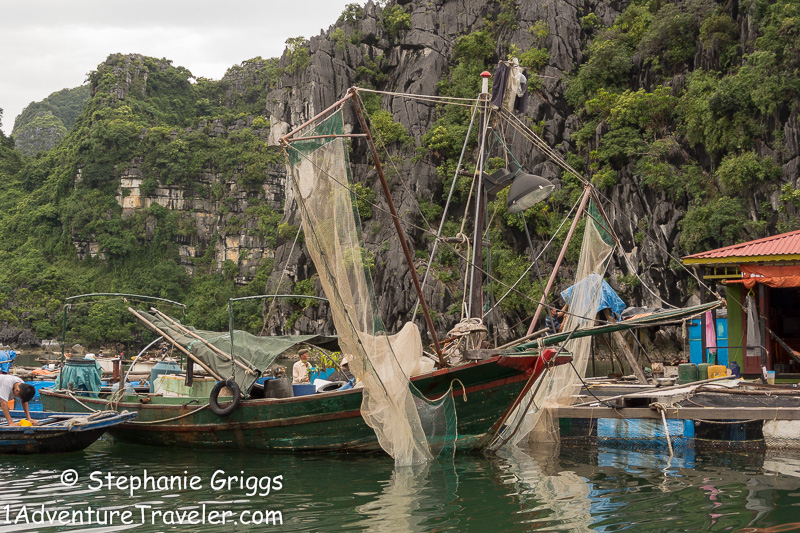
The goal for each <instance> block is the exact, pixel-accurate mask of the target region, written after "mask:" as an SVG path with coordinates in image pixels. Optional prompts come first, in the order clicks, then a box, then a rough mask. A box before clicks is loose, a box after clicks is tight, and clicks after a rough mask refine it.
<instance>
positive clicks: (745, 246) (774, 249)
mask: <svg viewBox="0 0 800 533" xmlns="http://www.w3.org/2000/svg"><path fill="white" fill-rule="evenodd" d="M766 255H800V230H797V231H790V232H789V233H781V234H780V235H773V236H772V237H765V238H763V239H757V240H755V241H750V242H743V243H741V244H734V245H733V246H726V247H725V248H717V249H716V250H709V251H707V252H701V253H699V254H694V255H687V256H686V257H684V258H683V259H684V260H686V259H722V258H725V257H757V256H766Z"/></svg>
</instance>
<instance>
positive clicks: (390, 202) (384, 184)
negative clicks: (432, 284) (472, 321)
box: [350, 87, 447, 368]
mask: <svg viewBox="0 0 800 533" xmlns="http://www.w3.org/2000/svg"><path fill="white" fill-rule="evenodd" d="M350 92H351V93H352V94H354V95H355V96H356V99H355V101H354V102H353V103H354V104H355V105H354V106H353V107H354V108H355V111H356V115H357V116H358V121H359V123H360V124H361V128H362V129H363V130H364V133H365V134H366V136H367V141H368V142H369V146H370V150H371V151H372V159H373V161H374V163H375V170H376V171H377V173H378V178H380V181H381V187H382V188H383V194H384V196H385V197H386V203H387V205H388V207H389V212H390V213H391V214H392V222H394V229H395V231H397V236H398V238H399V239H400V246H401V247H402V248H403V255H405V257H406V263H407V264H408V270H409V272H410V273H411V279H412V280H413V282H414V288H415V289H416V290H417V296H418V297H419V303H420V306H421V307H422V313H423V314H424V315H425V322H426V323H427V324H428V333H429V334H430V336H431V340H432V341H433V349H434V351H435V352H436V355H437V356H438V357H439V366H440V367H441V368H447V361H445V359H444V356H443V355H442V347H441V346H440V345H439V338H438V337H437V336H436V329H435V328H434V326H433V319H432V318H431V314H430V311H429V310H428V303H427V302H426V301H425V296H423V294H422V285H420V283H419V277H418V276H417V271H416V269H415V268H414V259H413V257H411V250H409V248H408V243H407V242H406V236H405V233H404V232H403V227H402V226H401V225H400V217H399V216H397V209H395V207H394V201H393V200H392V193H391V191H390V190H389V183H388V182H387V181H386V176H385V175H384V173H383V167H382V166H381V161H380V159H379V158H378V149H377V148H375V142H374V141H373V139H372V133H371V132H370V130H369V128H368V127H367V120H366V119H365V118H364V113H363V112H362V111H361V98H359V97H358V92H357V91H356V88H355V87H353V88H351V89H350Z"/></svg>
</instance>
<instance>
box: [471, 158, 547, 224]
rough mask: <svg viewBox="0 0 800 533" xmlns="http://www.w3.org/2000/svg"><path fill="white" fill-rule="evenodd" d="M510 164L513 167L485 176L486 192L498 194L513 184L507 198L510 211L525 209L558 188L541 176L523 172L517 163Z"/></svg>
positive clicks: (519, 211) (515, 211)
mask: <svg viewBox="0 0 800 533" xmlns="http://www.w3.org/2000/svg"><path fill="white" fill-rule="evenodd" d="M509 166H510V167H511V168H501V169H500V170H496V171H495V172H494V173H492V174H491V175H488V174H484V176H483V179H484V180H485V182H486V193H487V194H490V195H493V194H497V193H498V192H500V191H502V190H503V189H505V188H506V187H508V185H509V184H511V188H510V189H509V190H508V200H506V208H507V209H508V212H509V213H521V212H522V211H525V210H526V209H528V208H529V207H532V206H534V205H536V204H538V203H539V202H541V201H542V200H544V199H545V198H547V197H548V196H550V194H551V193H552V192H553V190H554V189H555V188H556V187H555V185H553V184H552V183H550V182H549V181H548V180H546V179H544V178H543V177H541V176H537V175H535V174H528V173H526V172H522V168H521V167H520V166H519V165H517V164H516V163H511V165H509Z"/></svg>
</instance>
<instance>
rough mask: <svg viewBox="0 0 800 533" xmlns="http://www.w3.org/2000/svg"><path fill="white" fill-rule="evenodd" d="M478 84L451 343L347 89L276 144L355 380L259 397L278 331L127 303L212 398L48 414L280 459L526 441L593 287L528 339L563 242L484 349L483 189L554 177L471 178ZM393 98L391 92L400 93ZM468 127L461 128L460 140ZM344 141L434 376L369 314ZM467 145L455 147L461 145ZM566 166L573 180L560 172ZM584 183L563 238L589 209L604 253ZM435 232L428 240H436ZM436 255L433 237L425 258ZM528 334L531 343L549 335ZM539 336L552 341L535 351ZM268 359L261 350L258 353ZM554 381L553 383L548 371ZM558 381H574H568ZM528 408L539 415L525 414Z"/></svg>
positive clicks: (528, 197)
mask: <svg viewBox="0 0 800 533" xmlns="http://www.w3.org/2000/svg"><path fill="white" fill-rule="evenodd" d="M482 77H483V84H482V85H483V87H482V91H481V94H480V95H479V97H478V99H477V100H475V101H474V102H473V105H472V120H473V121H474V119H475V116H476V115H477V114H478V113H480V116H481V120H480V122H481V126H480V127H481V133H480V135H479V138H480V139H482V141H481V142H480V145H481V148H480V150H479V155H478V161H477V164H476V165H475V168H476V169H480V170H476V172H475V176H476V178H477V183H478V185H477V194H476V200H475V205H476V216H475V231H474V235H473V238H472V245H471V254H472V255H471V258H470V257H467V258H466V263H467V265H468V272H467V273H466V274H465V276H464V279H466V280H467V281H468V285H469V291H465V292H467V293H468V297H467V298H466V300H467V301H466V302H465V305H464V306H463V307H464V309H465V313H464V315H463V319H462V323H461V324H460V326H462V327H461V328H459V327H456V328H454V329H453V330H452V331H451V336H450V338H448V339H445V340H444V342H440V341H439V338H438V335H437V332H436V328H435V326H434V322H433V319H432V317H431V313H430V311H429V309H428V306H427V303H426V301H425V297H424V291H423V288H422V286H423V285H424V283H425V278H427V272H426V276H425V278H424V279H423V280H422V281H420V279H419V277H418V275H417V267H416V265H415V262H414V258H413V257H412V254H411V251H410V249H409V247H408V243H407V239H406V237H405V235H404V232H403V228H402V224H401V221H400V217H399V216H398V214H397V210H396V209H395V206H394V203H393V200H392V196H391V193H390V187H389V184H388V182H387V180H386V177H385V175H384V173H383V169H382V165H381V162H380V158H379V156H378V151H377V148H376V144H375V142H374V140H373V137H372V134H371V132H370V128H369V125H368V122H367V120H366V118H365V116H364V111H363V107H364V106H363V103H362V102H361V100H360V97H359V89H357V88H352V89H350V90H349V91H348V93H347V95H346V96H345V97H343V98H342V99H341V100H339V101H338V102H336V103H334V104H333V105H332V106H330V107H329V108H328V109H326V110H325V111H323V112H322V113H320V114H319V115H317V116H315V117H313V118H311V119H310V120H309V121H307V122H306V123H304V124H302V125H301V126H299V127H297V128H295V129H294V130H292V131H291V132H289V133H288V134H286V135H285V136H284V137H282V139H281V143H282V145H283V146H284V148H285V149H286V153H287V159H288V162H287V167H288V176H289V180H288V181H289V183H290V186H291V187H292V189H293V191H294V198H295V200H296V201H297V203H298V206H299V209H298V211H299V213H300V215H301V218H302V223H303V229H304V232H305V244H306V248H307V250H308V251H309V254H310V255H311V258H312V260H313V262H314V265H315V267H316V271H317V274H318V275H319V280H320V283H321V285H322V288H323V291H324V293H325V296H326V298H327V300H328V302H329V306H330V308H331V315H332V317H333V322H334V326H335V328H336V331H337V333H338V338H339V344H340V346H341V347H342V350H343V351H345V352H346V353H348V355H349V356H350V358H351V364H350V367H351V369H352V370H353V372H354V374H355V375H356V376H358V378H359V380H360V383H359V387H358V388H353V389H350V390H345V389H346V387H342V388H341V389H339V390H335V391H326V392H318V393H315V394H309V395H304V396H295V397H283V398H269V397H267V398H258V397H256V396H257V395H258V391H259V387H258V386H257V384H256V382H257V381H258V378H259V377H260V376H261V375H262V374H264V373H265V372H266V370H267V366H268V363H269V362H270V361H272V360H274V358H273V359H270V357H273V356H274V355H275V351H276V350H278V349H279V350H281V351H283V350H285V348H284V347H279V348H275V349H267V350H266V351H265V350H263V349H262V350H261V351H260V352H259V350H258V347H259V343H261V342H266V343H268V344H269V343H270V342H272V341H275V342H278V340H277V339H272V340H252V339H251V340H247V337H246V335H245V334H244V332H237V331H236V330H234V329H233V327H231V330H230V331H229V333H228V335H227V336H225V335H223V334H220V333H213V332H199V331H196V330H193V329H191V328H188V327H187V326H185V325H183V324H181V323H180V322H179V321H177V320H175V319H172V318H170V317H167V316H160V314H159V313H158V312H153V314H147V313H144V312H139V311H136V310H134V309H130V310H131V312H133V313H134V314H136V315H137V316H139V318H140V319H142V321H143V322H144V323H145V324H146V325H147V326H148V327H149V328H150V329H152V330H153V331H154V332H156V333H157V334H159V335H161V336H162V337H163V338H164V339H166V340H167V341H168V342H171V343H172V344H173V346H175V347H176V348H178V349H179V350H180V351H181V352H182V353H183V354H184V355H186V357H187V362H188V365H187V369H186V383H187V386H188V385H190V383H191V381H192V376H193V370H192V367H193V366H194V365H199V366H200V367H202V368H203V369H204V370H205V371H206V372H207V373H208V374H209V375H210V376H212V377H214V378H215V379H217V380H218V383H217V386H215V387H214V391H212V393H211V396H210V397H206V396H203V395H196V394H188V395H185V396H183V397H164V396H152V395H129V394H124V393H122V392H119V393H117V394H114V395H111V396H109V397H102V396H101V397H98V398H93V397H87V396H84V395H81V394H80V393H77V392H74V391H69V390H52V391H42V393H41V395H42V403H43V405H44V407H45V409H47V410H52V411H76V410H77V411H84V412H86V411H101V410H105V409H109V408H111V409H115V410H128V411H131V412H135V413H137V414H138V418H137V420H136V421H131V422H128V423H125V424H121V425H119V426H117V427H115V428H113V429H112V430H111V434H112V435H113V436H114V437H115V438H119V439H120V440H123V441H127V442H132V443H139V444H150V445H158V446H174V445H180V446H185V447H219V448H237V449H257V450H271V451H286V452H297V451H337V452H354V451H377V450H380V449H383V450H384V451H386V452H387V453H389V454H390V455H391V456H392V457H394V459H395V463H396V464H398V465H410V464H417V463H420V462H425V461H428V460H430V459H432V458H433V457H435V456H436V455H437V454H438V453H440V452H441V450H443V449H445V448H448V447H452V448H453V449H454V450H456V451H466V450H475V449H485V448H498V447H501V446H503V445H505V444H506V443H509V442H512V441H513V439H514V438H515V437H516V436H517V435H523V434H527V432H528V430H529V428H526V427H525V424H527V423H528V422H525V421H526V420H527V419H528V418H529V417H528V416H527V415H528V414H529V412H530V411H531V406H532V405H533V406H539V405H542V404H541V403H540V402H537V401H535V400H536V398H537V397H538V396H539V395H541V394H543V393H544V394H551V393H552V392H553V391H554V389H557V388H558V387H561V389H562V390H556V392H557V393H558V394H560V395H563V394H569V391H570V390H571V387H572V384H573V382H574V381H575V378H574V376H573V374H576V375H578V377H580V375H581V374H582V373H583V372H584V371H585V350H583V351H582V352H581V353H582V354H583V355H581V362H580V363H579V364H578V368H570V366H571V365H566V363H568V362H572V360H573V359H574V356H575V354H576V353H578V352H577V351H576V350H574V349H573V346H572V344H570V343H575V342H581V341H582V340H583V339H582V338H584V337H585V336H587V335H590V334H591V332H587V328H590V326H591V325H593V324H594V319H595V315H596V314H597V311H598V310H599V309H601V307H600V301H599V299H598V291H597V288H598V285H597V284H596V283H594V282H592V283H584V284H583V285H578V284H576V285H575V290H574V298H573V300H572V303H571V308H570V312H571V317H574V319H575V320H573V321H572V322H568V323H567V325H568V326H569V328H568V329H565V332H567V333H565V334H563V335H555V336H552V338H551V339H549V340H548V338H545V339H544V340H541V339H540V340H535V337H536V336H537V334H536V333H534V332H532V330H533V328H534V326H535V324H536V322H537V320H538V318H539V316H540V313H541V312H542V310H544V309H547V307H548V306H547V305H546V304H545V298H546V296H547V293H548V292H549V291H550V289H551V286H552V284H553V279H554V276H555V271H557V270H558V268H559V266H560V263H561V260H562V259H563V256H564V253H565V250H566V246H567V244H568V242H569V238H568V239H567V242H566V243H565V244H564V249H562V252H561V255H560V256H559V259H558V262H557V264H556V266H555V269H554V274H553V276H551V279H550V281H549V283H548V286H547V288H546V290H545V291H543V296H542V301H540V302H539V305H538V307H537V310H536V314H535V316H534V319H533V321H532V322H531V326H530V329H529V331H528V334H527V335H525V336H524V337H523V338H521V339H518V340H517V341H513V342H511V343H506V344H504V345H500V346H496V347H490V346H489V339H488V338H487V328H486V327H485V326H484V324H483V320H484V318H485V317H486V314H487V313H486V312H485V311H484V309H485V302H484V294H483V293H484V287H483V285H484V283H483V282H484V279H485V278H484V272H483V271H482V268H481V266H480V265H481V264H482V259H481V257H482V256H481V254H482V251H481V245H482V242H483V237H482V229H483V224H484V222H485V221H484V218H483V216H482V213H483V212H484V211H485V209H486V202H487V198H488V194H487V191H488V190H490V191H492V193H497V192H498V191H499V190H501V189H503V188H504V187H510V189H509V194H508V209H509V212H512V213H521V212H522V211H524V210H525V209H527V208H529V207H531V206H532V205H534V204H535V203H536V202H539V201H541V200H543V199H544V198H546V197H547V195H548V194H549V193H550V192H551V191H552V190H553V188H554V186H553V185H552V184H550V183H549V182H547V181H546V180H543V179H542V178H540V177H538V176H533V175H530V174H526V173H524V172H522V171H521V168H520V167H519V166H516V167H512V168H511V169H510V170H509V169H503V170H502V171H499V172H496V173H494V174H492V175H491V176H488V175H486V174H485V172H483V169H484V168H485V167H486V161H487V152H486V150H485V149H484V147H485V144H486V141H485V140H486V138H487V136H488V133H489V129H490V128H489V123H490V114H491V112H492V111H491V109H492V108H491V105H490V95H489V91H488V77H489V75H488V73H484V75H482ZM511 78H514V76H512V77H511ZM511 78H509V79H511ZM393 95H394V96H398V95H397V93H393ZM500 100H501V101H502V100H503V97H502V96H501V97H500ZM512 100H513V98H512ZM346 105H348V106H351V111H349V113H350V116H351V117H352V116H355V117H356V119H357V122H356V123H355V124H354V125H351V126H348V127H347V128H345V126H344V115H345V113H344V107H345V106H346ZM460 105H463V102H460ZM471 129H472V121H471V122H470V126H469V130H468V132H467V137H469V131H470V130H471ZM354 142H366V145H365V146H366V147H367V148H366V150H367V152H368V153H370V154H371V156H372V162H373V165H374V169H375V173H376V174H377V178H378V179H379V180H380V184H381V188H382V189H383V191H384V199H385V202H386V206H387V208H386V209H387V212H388V216H389V218H391V220H392V223H393V225H394V228H395V231H396V233H397V242H399V244H400V247H401V249H402V253H403V255H404V257H405V260H406V264H407V266H408V277H409V278H410V279H411V282H412V283H413V286H414V290H415V291H416V293H417V294H416V295H417V302H418V305H419V308H420V309H421V311H422V314H423V316H424V322H425V324H426V325H427V336H428V338H429V339H430V348H431V349H430V350H429V352H432V353H430V354H429V355H430V356H431V358H432V359H433V360H434V361H435V365H436V368H435V369H432V370H422V369H421V367H420V361H422V360H423V359H424V357H425V356H424V353H423V352H424V350H423V346H422V340H421V334H420V332H419V330H418V329H417V326H416V325H415V321H414V317H413V316H409V317H408V319H409V320H408V322H406V324H405V325H404V326H403V327H402V328H400V329H399V331H398V332H396V333H394V334H391V333H390V332H389V330H388V328H386V327H385V326H384V324H383V322H382V320H381V317H380V316H379V312H378V306H377V303H376V302H377V300H376V296H375V289H374V286H373V281H372V277H371V274H370V268H371V266H370V262H369V253H368V251H367V250H366V248H365V247H364V243H363V239H362V236H361V228H360V223H359V218H358V214H357V210H356V193H355V192H354V187H353V186H352V180H351V170H350V165H349V155H348V153H349V148H348V145H349V143H354ZM466 147H467V143H466V142H465V144H464V150H466ZM545 153H546V154H547V155H548V156H550V157H555V159H556V160H557V161H558V162H559V164H561V165H562V166H563V165H566V163H565V162H564V161H563V159H561V158H558V157H557V154H555V153H554V152H553V151H552V150H551V151H549V152H545ZM462 155H463V154H462ZM459 165H460V163H459ZM567 169H568V170H570V171H571V172H573V173H574V170H572V169H571V167H568V166H567ZM458 171H459V169H457V172H458ZM583 182H584V183H585V191H584V195H583V197H582V200H581V205H580V208H579V209H578V214H576V217H575V221H574V222H573V225H572V227H571V228H570V235H571V234H572V233H573V232H574V230H575V227H576V225H577V221H578V215H579V214H581V213H586V212H589V211H592V216H591V218H589V219H587V220H588V221H587V224H586V226H587V228H591V229H587V231H586V232H585V237H584V248H587V246H586V239H587V237H586V235H589V237H588V238H589V239H592V238H593V239H594V240H595V241H596V242H595V243H594V244H597V242H599V243H600V245H598V246H600V247H601V248H602V247H603V246H607V245H608V242H607V241H608V240H609V239H611V238H612V237H611V232H610V231H609V230H610V224H609V223H608V221H607V219H606V217H605V213H603V212H602V209H600V208H599V207H598V208H594V207H592V206H593V205H594V202H592V206H590V205H589V203H590V202H589V201H590V200H595V199H596V198H595V193H594V191H593V188H592V187H591V184H590V183H588V182H586V181H585V180H583ZM454 185H455V181H454ZM448 202H449V200H448ZM593 209H594V210H593ZM443 222H444V218H443ZM439 233H441V226H440V232H439ZM436 237H437V240H436V243H438V242H439V237H440V234H437V236H436ZM591 244H592V243H590V245H589V246H588V248H590V249H591V248H592V246H591ZM596 248H597V246H595V249H596ZM435 250H436V245H434V251H433V252H432V255H433V254H434V253H435ZM601 252H602V253H600V254H597V253H595V255H597V256H598V257H600V256H602V257H600V259H599V263H604V262H606V260H607V259H608V253H605V248H603V250H601ZM606 264H607V263H606ZM597 269H598V267H596V266H595V267H590V268H588V269H583V270H581V271H580V272H581V273H582V275H581V276H580V277H579V280H578V281H581V280H583V279H584V278H587V279H591V280H592V281H594V280H595V278H597V279H602V277H598V276H595V278H589V274H590V273H592V272H594V271H595V270H597ZM511 290H513V287H512V288H511ZM495 307H496V305H495ZM151 311H154V310H153V309H151ZM696 312H698V309H691V310H687V311H683V312H681V313H675V314H674V315H672V316H670V317H669V318H672V319H679V318H681V317H682V316H686V315H690V314H692V313H696ZM415 314H416V313H415ZM659 320H661V319H660V318H658V317H657V318H656V319H655V321H650V322H648V321H647V320H644V321H643V320H639V321H638V322H637V321H629V322H625V323H623V322H620V323H617V324H614V325H612V326H608V327H607V329H605V330H603V332H606V331H619V330H624V329H628V328H633V327H639V326H642V325H644V326H647V325H651V324H652V323H654V322H658V321H659ZM590 323H591V324H590ZM609 327H610V329H608V328H609ZM538 333H539V336H542V334H545V333H546V332H538ZM526 341H527V344H526ZM545 343H546V344H552V345H553V347H550V348H548V347H547V346H546V344H545ZM557 343H560V344H557ZM496 344H497V343H496ZM261 348H263V346H262V347H261ZM265 352H269V353H270V354H271V355H270V356H269V357H267V356H265ZM581 366H582V368H581ZM554 375H557V376H559V377H558V378H552V377H551V378H546V376H554ZM566 376H572V377H571V378H570V379H567V378H566ZM274 381H275V383H277V382H278V380H274ZM270 385H273V383H269V382H267V384H266V385H265V390H266V388H267V387H269V386H270ZM225 386H227V387H229V388H230V389H231V391H230V392H229V393H228V394H230V395H231V399H232V401H231V402H229V403H228V404H227V406H221V405H220V399H219V395H220V390H221V389H222V388H223V387H225ZM121 390H122V389H121ZM551 395H552V394H551ZM535 410H536V411H537V412H538V411H539V409H538V407H536V409H535Z"/></svg>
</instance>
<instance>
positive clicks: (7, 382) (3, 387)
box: [0, 375, 36, 426]
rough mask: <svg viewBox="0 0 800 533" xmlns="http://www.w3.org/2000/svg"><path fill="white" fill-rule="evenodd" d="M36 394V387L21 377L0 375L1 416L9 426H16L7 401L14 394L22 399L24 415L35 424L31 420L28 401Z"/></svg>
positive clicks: (32, 422) (11, 398)
mask: <svg viewBox="0 0 800 533" xmlns="http://www.w3.org/2000/svg"><path fill="white" fill-rule="evenodd" d="M35 395H36V389H35V388H34V387H33V385H28V384H27V383H25V382H24V381H22V379H21V378H18V377H17V376H11V375H0V408H2V409H3V416H5V417H6V421H7V422H8V425H9V426H16V425H18V424H15V423H14V420H13V419H12V418H11V410H10V409H9V406H8V402H10V401H11V400H13V399H14V396H16V397H17V398H19V399H20V400H21V401H22V409H23V410H24V411H25V417H26V418H27V419H28V422H30V423H31V425H34V426H35V425H36V422H34V421H33V420H31V412H30V411H29V410H28V402H29V401H31V399H33V397H34V396H35Z"/></svg>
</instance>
